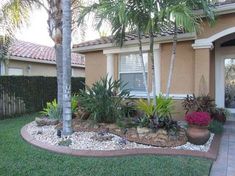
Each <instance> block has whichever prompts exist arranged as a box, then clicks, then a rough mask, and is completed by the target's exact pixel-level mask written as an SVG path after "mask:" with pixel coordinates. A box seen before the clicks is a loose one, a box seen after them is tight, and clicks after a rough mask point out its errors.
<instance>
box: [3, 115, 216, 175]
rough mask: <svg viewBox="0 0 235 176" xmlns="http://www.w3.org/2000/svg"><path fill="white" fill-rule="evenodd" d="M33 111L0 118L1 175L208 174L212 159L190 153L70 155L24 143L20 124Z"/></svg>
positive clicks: (31, 118)
mask: <svg viewBox="0 0 235 176" xmlns="http://www.w3.org/2000/svg"><path fill="white" fill-rule="evenodd" d="M34 116H35V114H34V115H24V116H22V117H19V118H14V119H8V120H3V121H0V175H1V176H2V175H3V176H8V175H9V176H10V175H15V176H27V175H30V176H38V175H42V176H50V175H55V176H60V175H61V176H66V175H71V176H89V175H92V176H93V175H94V176H105V175H108V176H118V175H121V176H124V175H126V176H132V175H140V176H151V175H153V176H158V175H159V176H170V175H172V176H173V175H174V176H184V175H185V176H190V175H194V176H207V175H209V170H210V167H211V164H212V161H210V160H206V159H200V158H193V157H180V156H179V157H168V156H131V157H113V158H93V157H87V158H86V157H72V156H67V155H60V154H54V153H51V152H48V151H45V150H42V149H38V148H36V147H33V146H31V145H29V144H28V143H26V142H25V141H24V140H23V139H22V138H21V136H20V129H21V127H22V126H23V125H25V124H26V123H28V122H30V121H32V120H33V117H34Z"/></svg>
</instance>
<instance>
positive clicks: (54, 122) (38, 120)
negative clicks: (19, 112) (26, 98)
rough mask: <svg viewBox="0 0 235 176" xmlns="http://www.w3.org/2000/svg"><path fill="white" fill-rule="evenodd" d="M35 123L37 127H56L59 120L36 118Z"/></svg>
mask: <svg viewBox="0 0 235 176" xmlns="http://www.w3.org/2000/svg"><path fill="white" fill-rule="evenodd" d="M35 122H36V123H37V125H38V126H45V125H57V124H58V123H59V120H57V119H48V118H39V117H36V118H35Z"/></svg>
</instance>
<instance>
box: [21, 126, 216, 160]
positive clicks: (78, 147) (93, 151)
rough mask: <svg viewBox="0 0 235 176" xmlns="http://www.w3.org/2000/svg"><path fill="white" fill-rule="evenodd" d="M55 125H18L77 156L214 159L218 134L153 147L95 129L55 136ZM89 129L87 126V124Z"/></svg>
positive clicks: (36, 139) (29, 137)
mask: <svg viewBox="0 0 235 176" xmlns="http://www.w3.org/2000/svg"><path fill="white" fill-rule="evenodd" d="M56 128H58V126H55V125H51V126H42V127H40V126H37V124H36V122H31V123H29V124H27V125H26V126H25V127H24V128H22V131H21V134H22V136H23V138H24V139H26V141H28V142H30V143H31V144H33V145H36V146H38V147H41V148H44V149H48V150H50V151H54V152H59V153H65V154H70V155H77V156H122V155H136V154H160V155H161V154H164V155H172V154H173V155H192V156H199V157H206V158H210V159H215V158H216V156H217V152H218V147H219V146H218V145H219V136H216V135H214V134H212V135H211V137H210V139H209V141H208V142H207V143H206V144H205V145H193V144H191V143H189V142H187V143H186V144H184V145H180V146H177V147H154V146H150V145H143V144H139V143H136V142H131V141H128V140H127V139H125V138H122V137H120V136H117V135H115V134H112V133H110V132H104V131H99V128H98V126H96V128H97V129H96V130H94V131H93V132H91V131H80V132H74V133H73V134H72V135H71V136H68V137H61V138H60V137H58V136H57V129H56ZM90 130H91V128H90Z"/></svg>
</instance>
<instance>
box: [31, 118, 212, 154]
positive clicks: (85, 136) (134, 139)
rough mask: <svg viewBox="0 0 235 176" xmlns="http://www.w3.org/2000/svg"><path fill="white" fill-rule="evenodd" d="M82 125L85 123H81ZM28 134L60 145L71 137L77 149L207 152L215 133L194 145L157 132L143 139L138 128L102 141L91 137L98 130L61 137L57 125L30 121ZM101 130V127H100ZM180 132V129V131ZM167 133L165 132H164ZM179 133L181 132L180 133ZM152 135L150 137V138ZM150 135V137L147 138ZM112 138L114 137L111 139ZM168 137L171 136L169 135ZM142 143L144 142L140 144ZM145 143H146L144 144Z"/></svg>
mask: <svg viewBox="0 0 235 176" xmlns="http://www.w3.org/2000/svg"><path fill="white" fill-rule="evenodd" d="M80 124H81V126H82V125H83V123H80ZM26 130H27V132H28V134H29V135H30V136H31V137H32V138H34V139H35V140H36V141H40V142H42V143H46V144H49V145H54V146H58V143H59V142H60V141H65V140H67V139H70V140H71V141H72V143H71V144H70V145H69V146H68V147H69V148H71V149H75V150H76V149H77V150H120V149H134V148H154V147H155V146H156V147H171V148H174V149H181V150H196V151H202V152H207V151H208V150H209V148H210V145H211V142H212V140H213V137H214V134H211V137H210V139H209V140H208V141H207V143H206V144H204V145H194V144H191V143H189V142H187V143H186V141H187V137H186V135H183V131H184V130H182V129H180V130H182V135H183V136H177V140H170V139H168V140H167V141H165V140H163V139H160V138H157V136H156V134H157V133H153V132H151V133H148V134H146V135H145V134H143V136H145V138H143V140H142V141H141V140H140V139H139V137H138V134H137V130H136V128H130V129H128V134H126V135H125V136H122V135H115V134H112V133H110V132H109V133H106V134H105V135H104V136H111V137H108V138H109V139H108V138H106V139H105V140H106V141H103V142H100V141H97V140H93V139H91V138H92V137H93V136H99V135H98V132H95V131H92V132H91V131H90V132H88V131H82V129H80V131H77V132H74V133H73V134H72V135H70V136H68V138H64V137H62V138H59V137H58V136H57V129H56V128H55V126H37V124H36V122H32V123H29V124H28V125H27V128H26ZM100 130H101V129H100ZM38 131H42V132H43V133H42V134H41V135H37V132H38ZM179 132H180V131H179ZM163 133H165V132H163ZM178 134H179V133H178ZM149 136H150V138H149ZM147 137H148V138H147ZM111 138H112V139H111ZM168 138H170V137H169V136H168ZM107 139H108V140H107ZM123 139H126V145H124V144H119V141H121V140H123ZM140 143H142V144H140ZM143 144H145V145H143Z"/></svg>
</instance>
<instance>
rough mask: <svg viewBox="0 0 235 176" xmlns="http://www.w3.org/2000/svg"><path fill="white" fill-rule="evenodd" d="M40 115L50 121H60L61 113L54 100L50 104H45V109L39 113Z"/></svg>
mask: <svg viewBox="0 0 235 176" xmlns="http://www.w3.org/2000/svg"><path fill="white" fill-rule="evenodd" d="M41 114H42V115H45V116H47V117H48V118H50V119H61V111H60V110H59V108H58V104H57V102H56V99H54V100H53V101H52V102H47V105H46V107H45V108H44V109H43V111H41Z"/></svg>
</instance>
